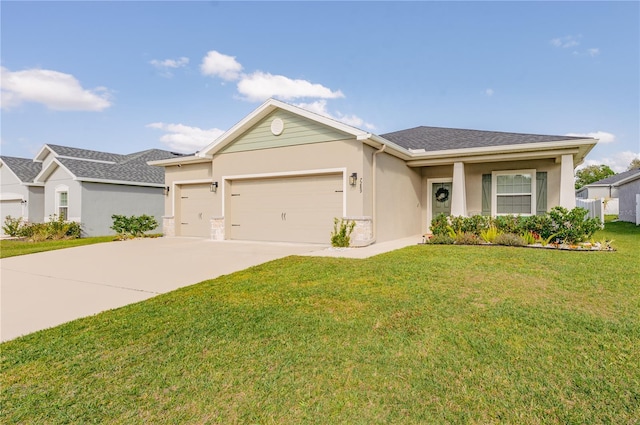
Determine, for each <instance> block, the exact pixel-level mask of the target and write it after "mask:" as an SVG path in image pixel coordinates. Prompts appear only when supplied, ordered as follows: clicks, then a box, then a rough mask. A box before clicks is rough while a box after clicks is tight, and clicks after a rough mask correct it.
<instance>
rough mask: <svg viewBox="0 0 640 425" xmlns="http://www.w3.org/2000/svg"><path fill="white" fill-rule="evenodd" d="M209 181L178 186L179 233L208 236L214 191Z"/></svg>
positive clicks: (209, 233)
mask: <svg viewBox="0 0 640 425" xmlns="http://www.w3.org/2000/svg"><path fill="white" fill-rule="evenodd" d="M210 186H211V184H210V183H202V184H190V185H182V186H181V188H180V235H181V236H198V237H209V236H210V235H211V217H212V216H213V200H214V197H213V195H214V193H212V192H211V190H210V189H209V188H210Z"/></svg>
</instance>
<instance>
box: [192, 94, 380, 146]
mask: <svg viewBox="0 0 640 425" xmlns="http://www.w3.org/2000/svg"><path fill="white" fill-rule="evenodd" d="M276 110H282V111H287V112H289V113H291V114H292V115H296V116H299V117H302V118H306V119H307V120H309V121H312V122H316V123H318V124H321V125H324V126H326V127H330V128H331V129H333V130H334V131H338V132H341V133H343V134H344V135H347V136H355V137H356V138H358V139H361V138H366V137H369V136H371V134H370V133H367V132H366V131H363V130H360V129H358V128H355V127H352V126H350V125H347V124H344V123H341V122H339V121H336V120H334V119H331V118H328V117H325V116H322V115H319V114H316V113H314V112H311V111H308V110H306V109H302V108H299V107H297V106H293V105H290V104H288V103H285V102H281V101H279V100H276V99H269V100H267V101H266V102H264V103H263V104H262V105H260V106H259V107H258V108H256V109H255V110H254V111H253V112H251V113H250V114H249V115H247V116H246V117H245V118H244V119H242V121H240V122H238V123H237V124H236V125H234V126H233V127H231V128H230V129H229V130H227V131H226V132H225V133H224V134H222V135H221V136H220V137H218V138H217V139H216V140H214V141H213V142H212V143H211V144H209V145H208V146H206V147H205V148H204V149H202V150H201V151H200V152H198V153H197V155H198V156H199V157H203V158H204V157H206V158H210V157H212V156H213V155H214V154H216V153H218V152H221V151H222V150H224V149H225V148H226V147H227V146H228V145H230V144H232V143H233V142H235V141H236V139H238V138H239V137H241V136H242V135H243V134H245V133H247V132H248V131H249V130H251V129H252V128H253V127H254V126H256V125H257V124H260V123H261V122H263V121H264V119H265V118H266V117H268V116H269V115H270V114H271V113H273V112H274V111H276ZM285 131H286V123H285ZM283 134H284V132H283ZM343 138H344V137H343Z"/></svg>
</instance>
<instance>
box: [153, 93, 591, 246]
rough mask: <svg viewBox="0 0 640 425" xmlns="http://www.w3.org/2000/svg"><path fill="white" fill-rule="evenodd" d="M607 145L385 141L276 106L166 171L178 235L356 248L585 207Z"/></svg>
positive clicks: (167, 163) (458, 137)
mask: <svg viewBox="0 0 640 425" xmlns="http://www.w3.org/2000/svg"><path fill="white" fill-rule="evenodd" d="M596 143H597V140H596V139H591V138H580V137H568V136H546V135H531V134H517V133H503V132H493V131H477V130H460V129H447V128H437V127H416V128H412V129H409V130H403V131H397V132H393V133H388V134H383V135H376V134H372V133H369V132H366V131H363V130H360V129H358V128H355V127H352V126H349V125H346V124H343V123H341V122H338V121H335V120H333V119H330V118H327V117H324V116H321V115H317V114H315V113H313V112H309V111H307V110H304V109H301V108H299V107H296V106H292V105H289V104H287V103H283V102H281V101H278V100H274V99H270V100H268V101H266V102H265V103H263V104H262V105H261V106H260V107H258V108H257V109H256V110H254V111H253V112H252V113H250V114H249V115H248V116H246V117H245V118H244V119H242V120H241V121H240V122H239V123H237V124H236V125H235V126H233V127H232V128H231V129H229V130H228V131H227V132H225V133H224V134H223V135H222V136H220V137H219V138H218V139H216V140H215V141H213V142H212V143H211V144H210V145H208V146H207V147H205V148H204V149H202V150H201V151H199V152H197V153H196V154H195V155H192V156H185V157H181V158H175V159H169V160H163V161H152V162H150V164H151V165H158V166H162V167H164V168H165V183H166V186H167V187H166V190H165V192H166V193H167V194H168V196H167V197H166V202H165V211H166V215H165V217H164V218H163V231H164V233H165V235H167V236H174V235H175V236H197V237H206V238H212V239H214V240H223V239H237V240H257V241H286V242H311V243H328V242H329V240H330V233H331V230H332V228H333V220H334V218H335V217H338V218H347V219H350V220H354V221H355V222H356V228H355V231H354V233H353V235H352V245H355V246H364V245H368V244H372V243H375V242H381V241H387V240H391V239H395V238H401V237H406V236H412V235H418V234H421V233H425V232H428V227H429V223H430V221H431V218H432V217H434V216H435V215H436V214H438V213H441V212H444V213H447V214H453V215H463V216H468V215H473V214H486V215H498V214H511V213H513V214H536V213H542V212H544V211H547V210H549V209H550V208H552V207H553V206H556V205H561V206H564V207H567V208H573V207H574V206H575V193H574V167H575V166H577V165H579V164H580V163H582V162H583V160H584V158H585V156H586V155H587V153H588V152H589V151H590V150H591V149H592V148H593V147H594V146H595V144H596Z"/></svg>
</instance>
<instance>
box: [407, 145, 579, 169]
mask: <svg viewBox="0 0 640 425" xmlns="http://www.w3.org/2000/svg"><path fill="white" fill-rule="evenodd" d="M578 152H579V149H561V150H546V151H544V150H543V151H530V152H526V151H525V152H502V153H491V154H485V155H472V156H466V155H459V156H453V157H438V158H428V159H427V158H422V159H413V160H411V161H408V163H407V165H408V166H409V167H426V166H435V165H450V164H453V163H454V162H464V163H467V164H474V163H481V162H504V161H522V160H527V159H529V160H534V159H545V158H557V157H559V156H562V155H575V154H577V153H578Z"/></svg>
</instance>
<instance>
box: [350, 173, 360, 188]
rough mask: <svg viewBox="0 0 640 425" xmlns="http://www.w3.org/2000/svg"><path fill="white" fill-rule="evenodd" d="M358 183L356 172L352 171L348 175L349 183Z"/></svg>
mask: <svg viewBox="0 0 640 425" xmlns="http://www.w3.org/2000/svg"><path fill="white" fill-rule="evenodd" d="M357 183H358V173H353V174H351V175H350V176H349V184H350V185H351V186H355V185H356V184H357Z"/></svg>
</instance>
